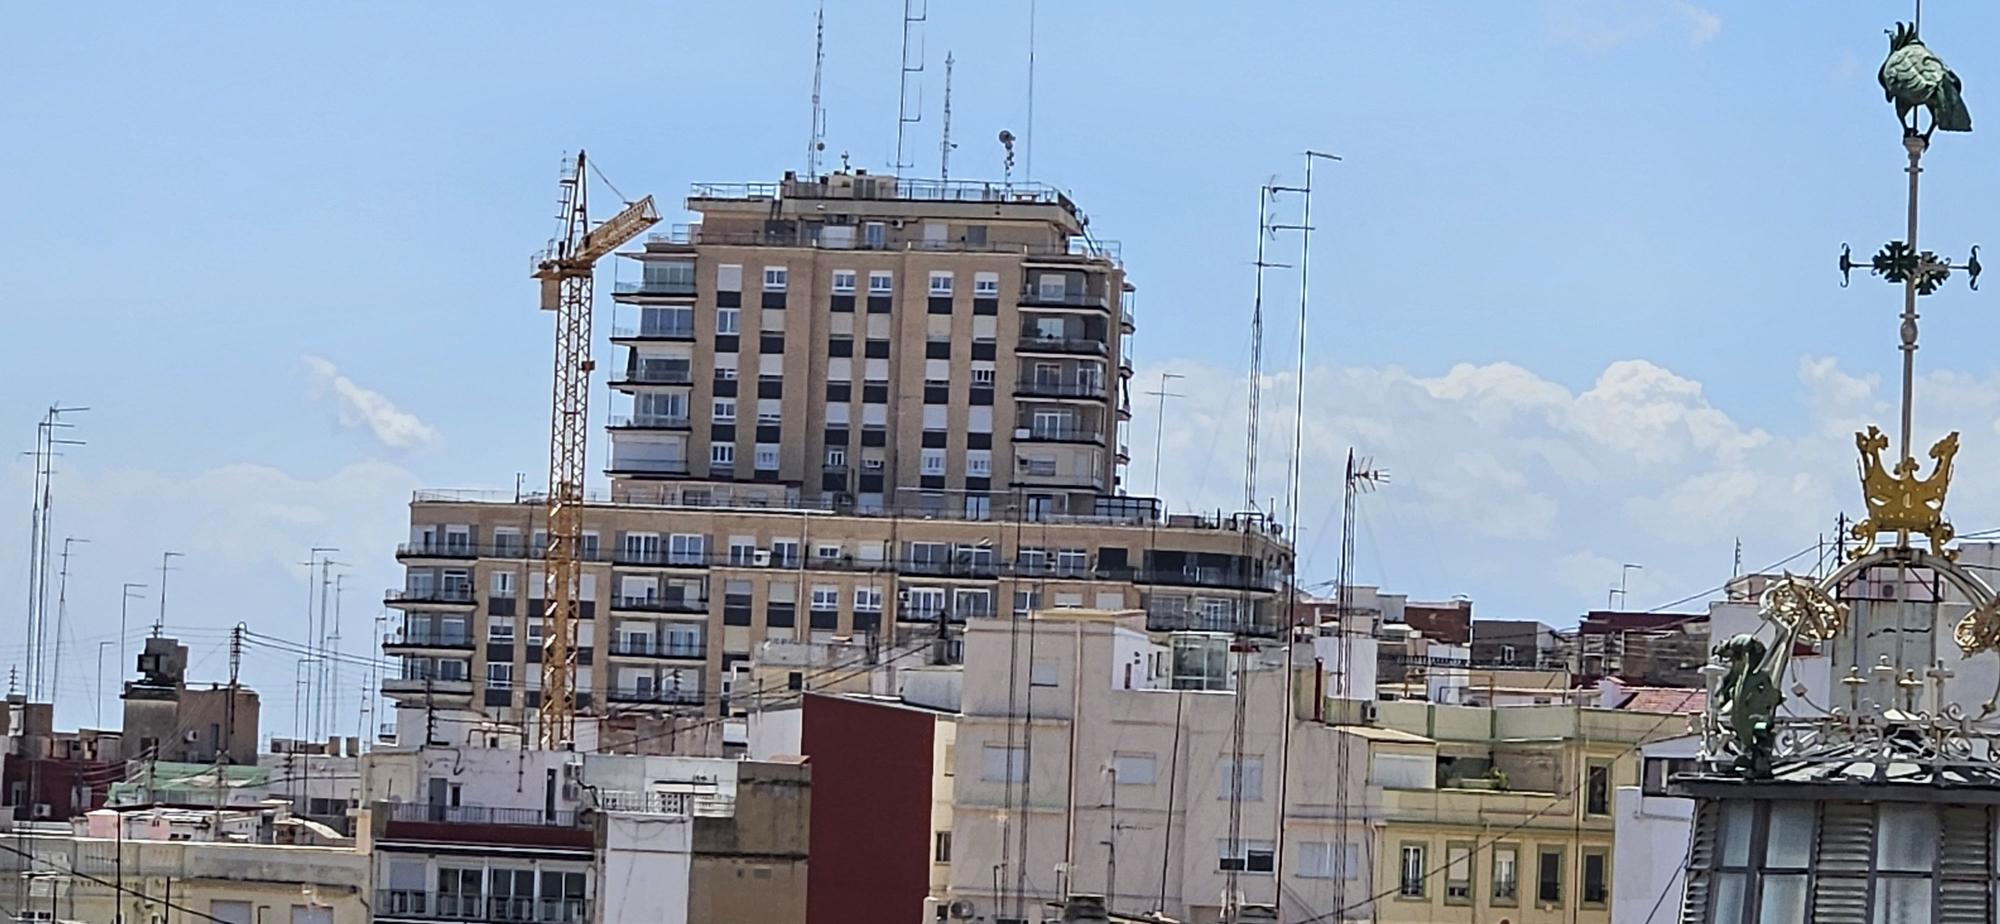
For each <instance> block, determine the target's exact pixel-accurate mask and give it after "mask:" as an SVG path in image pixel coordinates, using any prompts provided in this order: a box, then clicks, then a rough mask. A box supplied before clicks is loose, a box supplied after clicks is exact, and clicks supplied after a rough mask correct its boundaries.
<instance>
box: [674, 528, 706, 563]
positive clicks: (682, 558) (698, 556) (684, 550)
mask: <svg viewBox="0 0 2000 924" xmlns="http://www.w3.org/2000/svg"><path fill="white" fill-rule="evenodd" d="M707 561H708V537H707V536H705V535H702V534H701V533H675V534H673V535H672V536H669V537H667V563H668V564H674V565H699V564H705V563H707Z"/></svg>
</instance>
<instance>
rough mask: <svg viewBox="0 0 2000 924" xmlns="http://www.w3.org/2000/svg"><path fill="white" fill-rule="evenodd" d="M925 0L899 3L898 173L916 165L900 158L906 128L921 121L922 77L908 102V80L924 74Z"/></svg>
mask: <svg viewBox="0 0 2000 924" xmlns="http://www.w3.org/2000/svg"><path fill="white" fill-rule="evenodd" d="M928 4H929V0H903V59H902V66H901V70H900V71H899V72H898V73H897V75H896V163H895V164H894V168H895V170H896V172H897V173H898V174H901V173H902V172H903V171H904V170H908V169H909V168H911V167H914V166H916V164H914V163H912V162H910V161H909V160H907V159H905V157H904V146H903V143H904V136H905V135H906V134H907V133H908V129H909V126H911V125H913V124H915V123H917V122H922V121H923V120H924V86H923V78H921V77H919V78H916V81H917V85H916V90H917V100H916V103H915V105H914V106H913V105H912V104H911V102H910V81H911V76H910V75H912V74H922V73H923V72H924V30H923V28H922V26H923V23H924V20H925V19H926V18H928V16H929V15H930V14H929V9H930V8H929V5H928ZM913 38H914V39H915V40H916V63H915V64H911V63H910V58H911V56H910V51H911V49H910V41H911V39H913Z"/></svg>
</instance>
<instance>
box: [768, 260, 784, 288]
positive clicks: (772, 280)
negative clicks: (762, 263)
mask: <svg viewBox="0 0 2000 924" xmlns="http://www.w3.org/2000/svg"><path fill="white" fill-rule="evenodd" d="M764 291H766V292H783V291H785V268H784V267H782V266H767V267H764Z"/></svg>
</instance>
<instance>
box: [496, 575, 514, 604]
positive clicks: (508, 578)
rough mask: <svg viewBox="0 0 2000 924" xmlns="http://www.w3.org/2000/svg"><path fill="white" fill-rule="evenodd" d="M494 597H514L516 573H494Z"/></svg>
mask: <svg viewBox="0 0 2000 924" xmlns="http://www.w3.org/2000/svg"><path fill="white" fill-rule="evenodd" d="M493 596H495V597H501V598H507V597H512V596H514V572H512V571H495V572H493Z"/></svg>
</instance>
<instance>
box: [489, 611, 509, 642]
mask: <svg viewBox="0 0 2000 924" xmlns="http://www.w3.org/2000/svg"><path fill="white" fill-rule="evenodd" d="M486 640H487V641H489V642H500V643H502V644H511V643H512V642H513V641H514V620H513V618H512V617H508V616H488V617H486Z"/></svg>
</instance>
